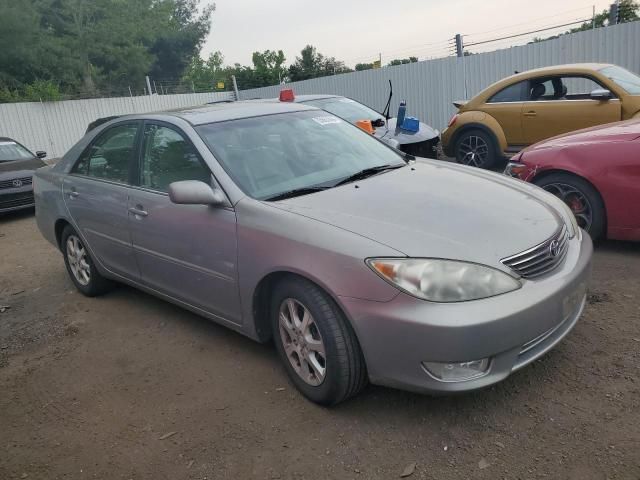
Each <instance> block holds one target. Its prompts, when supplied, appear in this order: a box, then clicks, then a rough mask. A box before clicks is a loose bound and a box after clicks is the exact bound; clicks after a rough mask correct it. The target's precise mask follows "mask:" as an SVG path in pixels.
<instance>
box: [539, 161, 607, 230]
mask: <svg viewBox="0 0 640 480" xmlns="http://www.w3.org/2000/svg"><path fill="white" fill-rule="evenodd" d="M533 183H535V184H536V185H538V186H539V187H542V188H544V189H545V190H546V191H547V192H549V193H552V194H554V195H555V196H556V197H558V198H560V200H562V201H563V202H564V203H566V204H567V206H568V207H569V208H570V209H571V211H572V212H574V214H575V217H576V220H577V221H578V225H579V226H580V228H582V229H584V230H585V231H586V232H587V233H588V234H589V235H590V236H591V238H592V239H593V241H594V242H595V241H597V240H600V239H602V238H603V237H604V234H605V227H606V223H607V214H606V209H605V206H604V202H603V201H602V197H601V196H600V193H598V191H597V190H596V189H595V188H594V187H593V186H592V185H591V184H590V183H589V182H587V181H586V180H584V179H582V178H580V177H578V176H576V175H573V174H570V173H561V172H559V173H552V174H550V175H546V176H544V177H542V178H540V179H534V181H533Z"/></svg>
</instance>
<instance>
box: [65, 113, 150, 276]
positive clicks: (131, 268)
mask: <svg viewBox="0 0 640 480" xmlns="http://www.w3.org/2000/svg"><path fill="white" fill-rule="evenodd" d="M140 126H141V122H129V123H121V124H117V125H115V126H112V127H110V128H108V129H106V130H105V131H104V132H102V133H101V134H100V135H99V136H98V137H96V139H95V140H94V141H93V143H92V144H91V145H90V146H89V147H87V149H86V150H85V151H84V152H83V153H82V155H80V158H79V159H78V161H77V162H76V164H75V165H74V166H73V168H72V170H71V172H70V175H67V176H66V177H65V179H64V183H63V186H62V190H63V196H64V201H65V205H66V206H67V208H68V210H69V213H70V215H71V218H72V219H73V221H74V223H75V224H76V226H77V228H78V229H79V230H80V232H79V233H80V235H81V236H82V237H84V239H85V241H86V242H87V244H88V245H89V249H90V250H91V251H92V252H93V254H94V256H96V257H97V260H98V261H99V262H100V263H101V264H102V265H104V266H105V267H106V268H107V269H109V270H110V271H112V272H114V273H117V274H119V275H123V276H125V277H127V278H130V279H133V280H137V279H138V268H137V265H136V261H135V258H134V255H133V249H132V248H131V239H130V237H129V230H128V212H127V197H128V190H129V187H128V183H129V174H130V169H131V166H132V165H133V163H134V158H135V153H134V152H135V151H136V138H137V135H138V130H139V127H140Z"/></svg>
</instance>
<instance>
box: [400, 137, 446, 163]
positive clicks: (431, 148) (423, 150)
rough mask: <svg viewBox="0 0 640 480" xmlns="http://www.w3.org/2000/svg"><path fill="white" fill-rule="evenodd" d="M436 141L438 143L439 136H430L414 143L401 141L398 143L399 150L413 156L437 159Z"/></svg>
mask: <svg viewBox="0 0 640 480" xmlns="http://www.w3.org/2000/svg"><path fill="white" fill-rule="evenodd" d="M438 143H440V138H439V137H434V138H430V139H429V140H423V141H421V142H415V143H403V144H401V145H400V147H399V148H400V150H402V151H403V152H404V153H408V154H409V155H413V156H414V157H422V158H433V159H436V160H437V159H438Z"/></svg>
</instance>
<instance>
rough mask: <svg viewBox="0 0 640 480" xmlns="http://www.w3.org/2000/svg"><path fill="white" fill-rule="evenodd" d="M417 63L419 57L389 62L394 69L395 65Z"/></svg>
mask: <svg viewBox="0 0 640 480" xmlns="http://www.w3.org/2000/svg"><path fill="white" fill-rule="evenodd" d="M417 61H418V57H409V58H397V59H395V60H391V61H390V62H389V66H390V67H393V66H395V65H404V64H406V63H416V62H417Z"/></svg>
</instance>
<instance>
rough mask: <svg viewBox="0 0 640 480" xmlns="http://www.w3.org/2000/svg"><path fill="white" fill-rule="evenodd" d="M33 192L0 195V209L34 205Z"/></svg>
mask: <svg viewBox="0 0 640 480" xmlns="http://www.w3.org/2000/svg"><path fill="white" fill-rule="evenodd" d="M33 203H34V199H33V193H31V192H29V193H16V194H13V195H0V210H4V209H6V208H16V207H25V206H28V205H29V206H30V205H33Z"/></svg>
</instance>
